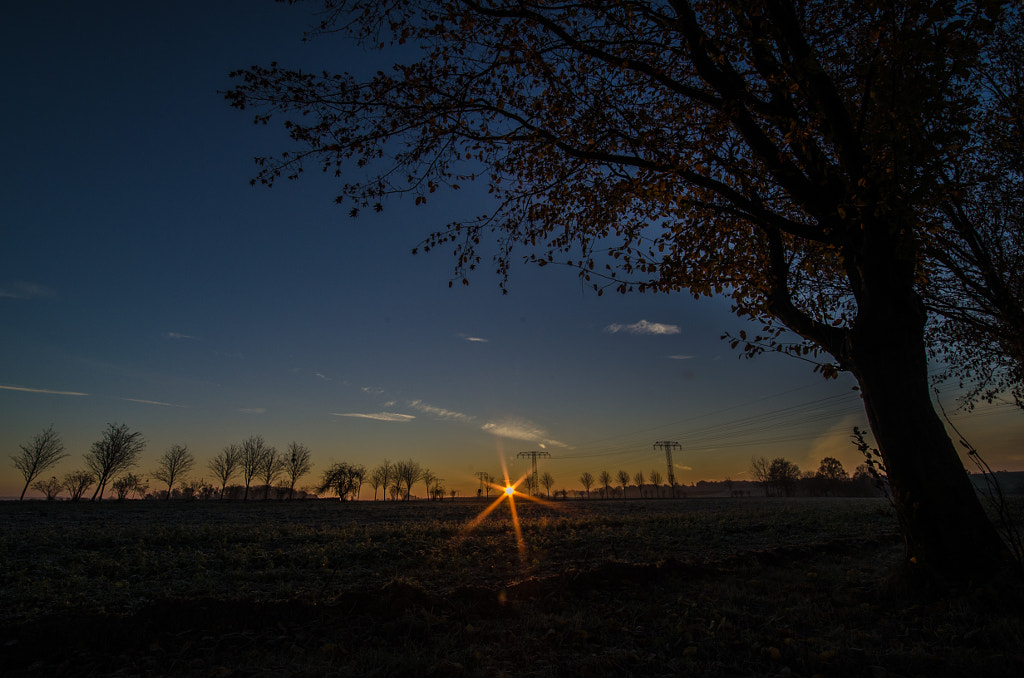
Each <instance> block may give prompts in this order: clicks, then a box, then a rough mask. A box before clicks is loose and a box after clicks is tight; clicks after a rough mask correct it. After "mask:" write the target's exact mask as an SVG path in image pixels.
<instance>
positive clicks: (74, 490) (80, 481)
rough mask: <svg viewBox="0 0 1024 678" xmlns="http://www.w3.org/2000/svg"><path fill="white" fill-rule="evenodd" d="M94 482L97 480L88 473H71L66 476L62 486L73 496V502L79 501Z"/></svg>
mask: <svg viewBox="0 0 1024 678" xmlns="http://www.w3.org/2000/svg"><path fill="white" fill-rule="evenodd" d="M94 482H96V479H95V478H93V476H92V474H91V473H89V472H88V471H71V472H70V473H67V474H65V475H64V479H63V480H62V481H61V484H62V485H63V486H64V489H65V490H67V491H68V494H69V495H70V496H71V501H78V500H79V499H81V498H82V495H83V494H85V492H86V490H88V489H89V488H90V487H91V486H92V484H93V483H94Z"/></svg>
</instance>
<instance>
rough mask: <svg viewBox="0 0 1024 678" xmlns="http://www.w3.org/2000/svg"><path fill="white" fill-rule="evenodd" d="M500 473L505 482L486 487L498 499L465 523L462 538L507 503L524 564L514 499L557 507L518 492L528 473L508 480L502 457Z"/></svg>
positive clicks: (524, 547)
mask: <svg viewBox="0 0 1024 678" xmlns="http://www.w3.org/2000/svg"><path fill="white" fill-rule="evenodd" d="M501 471H502V475H503V476H504V479H505V482H504V484H503V485H496V484H494V483H487V484H488V485H490V486H491V487H493V488H494V489H496V490H498V497H497V498H496V499H495V500H494V501H492V502H491V503H490V504H488V505H487V508H485V509H484V510H483V511H481V512H480V513H478V514H477V516H476V517H475V518H473V520H471V521H469V522H468V523H466V526H465V527H463V528H462V536H466V535H467V534H468V533H469V532H471V531H472V530H473V529H474V528H475V527H476V526H477V525H479V524H480V523H482V522H483V521H484V519H485V518H487V516H489V515H491V513H493V512H494V511H495V509H497V508H498V507H499V506H501V503H502V502H504V501H507V502H508V509H509V513H510V514H511V515H512V529H513V530H514V532H515V535H516V549H517V550H518V551H519V560H520V562H525V561H526V540H525V539H523V527H522V524H521V523H520V522H519V513H518V512H517V511H516V498H517V497H518V498H522V499H526V500H528V501H532V502H534V503H537V504H541V505H543V506H548V507H550V508H559V507H558V506H556V505H555V504H553V503H551V502H550V501H547V500H546V499H541V498H540V497H534V496H533V495H529V494H525V493H523V492H520V491H519V490H518V489H517V488H518V487H519V485H520V484H521V483H522V482H523V481H524V480H526V477H527V476H528V475H530V472H529V471H527V472H526V473H524V474H523V475H521V476H519V477H518V478H517V479H516V480H515V481H512V480H510V479H509V475H508V467H507V466H506V465H505V458H504V457H502V458H501Z"/></svg>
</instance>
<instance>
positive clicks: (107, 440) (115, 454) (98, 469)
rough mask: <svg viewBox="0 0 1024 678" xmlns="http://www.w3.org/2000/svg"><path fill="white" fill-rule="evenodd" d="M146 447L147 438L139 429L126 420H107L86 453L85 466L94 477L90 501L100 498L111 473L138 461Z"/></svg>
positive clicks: (111, 477)
mask: <svg viewBox="0 0 1024 678" xmlns="http://www.w3.org/2000/svg"><path fill="white" fill-rule="evenodd" d="M145 447H146V441H145V439H143V437H142V433H140V432H139V431H133V430H131V429H130V428H128V425H127V424H107V428H106V429H105V430H104V431H103V437H102V438H100V439H99V440H97V441H96V442H94V443H93V444H92V448H91V449H90V450H89V451H88V452H87V453H86V454H85V467H86V468H87V469H89V472H90V473H91V474H92V476H93V477H94V478H95V479H96V490H95V491H94V492H93V493H92V501H96V500H97V499H102V498H103V492H104V491H105V490H106V488H107V483H108V482H109V481H110V480H112V479H113V478H114V476H116V475H118V474H119V473H123V472H125V471H127V470H128V469H130V468H133V467H135V466H137V465H138V463H139V456H140V455H141V454H142V450H143V449H145Z"/></svg>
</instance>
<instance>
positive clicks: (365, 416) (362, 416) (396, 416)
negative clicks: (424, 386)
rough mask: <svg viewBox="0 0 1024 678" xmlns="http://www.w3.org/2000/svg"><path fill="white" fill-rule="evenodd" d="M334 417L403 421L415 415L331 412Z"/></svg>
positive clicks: (409, 419)
mask: <svg viewBox="0 0 1024 678" xmlns="http://www.w3.org/2000/svg"><path fill="white" fill-rule="evenodd" d="M331 414H332V415H333V416H335V417H355V418H357V419H373V420H374V421H392V422H399V423H404V422H407V421H412V420H413V419H415V418H416V417H415V416H414V415H412V414H398V413H397V412H331Z"/></svg>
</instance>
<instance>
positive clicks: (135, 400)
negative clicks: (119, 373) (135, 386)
mask: <svg viewBox="0 0 1024 678" xmlns="http://www.w3.org/2000/svg"><path fill="white" fill-rule="evenodd" d="M121 400H127V401H128V402H130V403H142V404H143V405H161V406H163V407H181V408H184V407H185V406H184V405H175V404H174V403H162V402H160V401H159V400H140V399H139V398H121Z"/></svg>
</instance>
